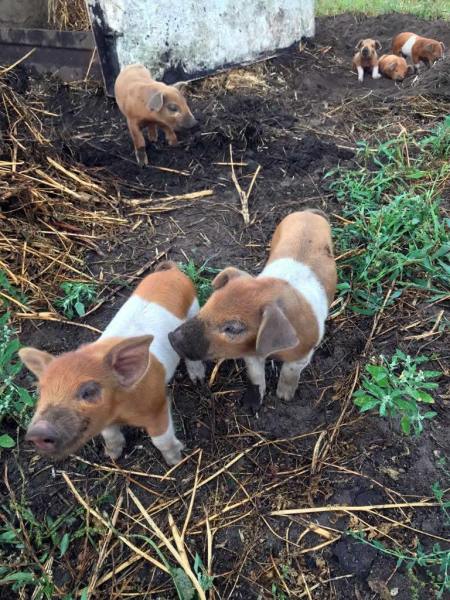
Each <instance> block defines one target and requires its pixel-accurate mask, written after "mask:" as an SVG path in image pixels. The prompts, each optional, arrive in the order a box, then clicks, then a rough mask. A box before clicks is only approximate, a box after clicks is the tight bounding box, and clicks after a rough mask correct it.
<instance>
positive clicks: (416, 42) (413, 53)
mask: <svg viewBox="0 0 450 600" xmlns="http://www.w3.org/2000/svg"><path fill="white" fill-rule="evenodd" d="M444 50H445V46H444V44H443V42H438V41H437V40H433V39H430V38H424V37H421V36H420V35H416V34H415V33H412V32H411V31H404V32H403V33H399V34H398V35H396V36H395V38H394V39H393V41H392V53H393V54H397V55H401V56H404V57H405V58H410V59H411V61H412V63H413V65H414V68H415V69H418V68H419V65H420V63H421V62H423V63H425V64H426V65H428V66H431V65H432V64H433V63H434V62H436V61H437V60H439V59H440V58H443V56H444Z"/></svg>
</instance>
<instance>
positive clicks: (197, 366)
mask: <svg viewBox="0 0 450 600" xmlns="http://www.w3.org/2000/svg"><path fill="white" fill-rule="evenodd" d="M186 369H187V372H188V375H189V379H190V380H191V381H192V383H197V382H198V383H203V382H204V381H205V365H204V364H203V363H202V361H201V360H186Z"/></svg>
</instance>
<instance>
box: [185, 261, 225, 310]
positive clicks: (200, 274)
mask: <svg viewBox="0 0 450 600" xmlns="http://www.w3.org/2000/svg"><path fill="white" fill-rule="evenodd" d="M206 265H207V262H205V263H203V265H202V266H201V267H197V266H196V264H195V263H194V261H193V260H189V262H187V263H181V264H180V265H179V267H180V269H181V270H182V271H183V273H184V274H185V275H187V276H188V277H189V279H190V280H191V281H192V283H193V284H194V285H195V289H196V290H197V296H198V301H199V304H200V306H203V305H204V304H205V302H206V301H207V300H208V298H209V297H210V295H211V294H212V285H211V279H212V277H213V276H214V275H216V274H217V273H219V271H220V269H213V268H211V267H207V266H206Z"/></svg>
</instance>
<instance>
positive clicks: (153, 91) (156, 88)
mask: <svg viewBox="0 0 450 600" xmlns="http://www.w3.org/2000/svg"><path fill="white" fill-rule="evenodd" d="M180 87H181V86H176V85H166V84H165V83H161V82H159V81H155V80H154V79H152V77H151V75H150V71H149V70H148V69H146V68H145V67H144V66H143V65H129V66H128V67H125V68H124V69H123V70H122V71H121V72H120V73H119V75H118V77H117V79H116V83H115V85H114V93H115V96H116V102H117V105H118V106H119V109H120V111H121V112H122V114H123V115H124V117H125V118H126V120H127V124H128V129H129V131H130V134H131V138H132V140H133V145H134V151H135V154H136V160H137V162H138V164H139V165H140V166H145V165H147V164H148V158H147V153H146V151H145V138H144V136H143V134H142V130H143V129H147V132H148V137H149V139H150V141H152V142H156V140H157V139H158V128H159V129H161V130H162V131H163V132H164V134H165V136H166V140H167V141H168V143H169V145H170V146H174V145H175V144H176V143H177V141H178V139H177V136H176V133H175V132H176V131H183V130H187V129H192V127H195V125H197V120H196V119H195V117H194V115H193V114H192V113H191V111H190V109H189V106H188V104H187V102H186V100H185V98H184V97H183V94H182V93H181V91H180V89H179V88H180Z"/></svg>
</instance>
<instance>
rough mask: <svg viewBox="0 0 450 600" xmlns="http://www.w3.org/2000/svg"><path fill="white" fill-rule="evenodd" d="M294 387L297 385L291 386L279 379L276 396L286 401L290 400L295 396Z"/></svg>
mask: <svg viewBox="0 0 450 600" xmlns="http://www.w3.org/2000/svg"><path fill="white" fill-rule="evenodd" d="M296 389H297V386H295V387H293V386H292V385H289V384H287V383H285V382H283V381H279V382H278V386H277V398H279V399H280V400H287V401H289V400H292V398H293V397H294V396H295V390H296Z"/></svg>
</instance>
